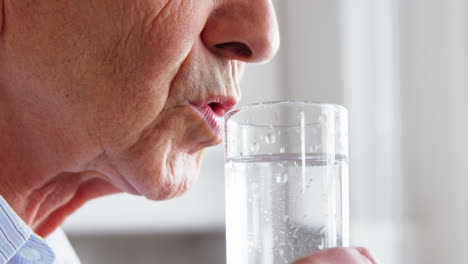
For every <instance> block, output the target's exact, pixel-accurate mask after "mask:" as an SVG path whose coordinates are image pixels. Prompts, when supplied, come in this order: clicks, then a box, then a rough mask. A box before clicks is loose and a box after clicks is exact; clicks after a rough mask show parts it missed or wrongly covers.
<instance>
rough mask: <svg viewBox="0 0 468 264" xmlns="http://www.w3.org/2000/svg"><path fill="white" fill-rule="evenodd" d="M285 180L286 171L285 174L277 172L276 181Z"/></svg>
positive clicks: (286, 178)
mask: <svg viewBox="0 0 468 264" xmlns="http://www.w3.org/2000/svg"><path fill="white" fill-rule="evenodd" d="M287 181H288V175H287V174H286V173H285V174H282V173H279V174H278V175H276V182H277V183H286V182H287Z"/></svg>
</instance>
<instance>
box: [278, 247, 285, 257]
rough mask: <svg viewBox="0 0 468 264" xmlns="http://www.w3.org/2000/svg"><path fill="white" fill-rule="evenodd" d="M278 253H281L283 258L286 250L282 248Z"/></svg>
mask: <svg viewBox="0 0 468 264" xmlns="http://www.w3.org/2000/svg"><path fill="white" fill-rule="evenodd" d="M278 253H279V255H280V256H283V255H284V249H282V248H280V249H279V250H278Z"/></svg>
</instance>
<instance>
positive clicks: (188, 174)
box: [134, 150, 203, 201]
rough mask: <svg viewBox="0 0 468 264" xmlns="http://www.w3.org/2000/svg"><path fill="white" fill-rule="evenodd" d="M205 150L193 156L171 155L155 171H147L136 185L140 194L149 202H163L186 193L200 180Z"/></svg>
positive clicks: (184, 154) (183, 154)
mask: <svg viewBox="0 0 468 264" xmlns="http://www.w3.org/2000/svg"><path fill="white" fill-rule="evenodd" d="M202 155H203V150H200V151H198V152H196V153H193V154H187V153H177V154H174V155H170V156H169V157H168V159H166V160H165V162H164V163H161V164H159V166H156V168H154V169H153V170H150V171H148V170H146V171H145V172H143V175H141V176H140V177H139V178H140V179H142V180H141V181H139V182H138V183H137V184H135V185H134V187H135V189H136V191H137V193H138V194H140V195H142V196H144V197H146V198H147V199H149V200H154V201H163V200H168V199H172V198H175V197H178V196H180V195H182V194H184V193H186V192H187V191H188V190H189V189H190V188H191V187H192V186H193V185H194V184H195V183H196V181H197V180H198V176H199V173H200V161H201V158H202Z"/></svg>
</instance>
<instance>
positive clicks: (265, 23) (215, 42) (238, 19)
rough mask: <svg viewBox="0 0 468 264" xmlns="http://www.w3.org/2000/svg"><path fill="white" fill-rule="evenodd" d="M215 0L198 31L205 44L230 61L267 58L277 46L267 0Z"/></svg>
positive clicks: (271, 8) (272, 14) (271, 12)
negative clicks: (216, 0)
mask: <svg viewBox="0 0 468 264" xmlns="http://www.w3.org/2000/svg"><path fill="white" fill-rule="evenodd" d="M219 2H220V4H219V6H217V7H216V8H215V9H214V11H213V12H212V13H211V14H210V16H209V18H208V20H207V23H206V25H205V27H204V29H203V31H202V34H201V37H202V40H203V42H204V44H205V46H206V47H207V48H208V49H209V50H211V51H212V52H213V53H215V54H217V55H219V56H222V57H225V58H227V59H230V60H239V61H245V62H264V61H267V60H269V59H271V58H272V57H273V56H274V55H275V53H276V51H277V50H278V47H279V33H278V23H277V21H276V15H275V11H274V8H273V4H272V3H271V0H232V1H219Z"/></svg>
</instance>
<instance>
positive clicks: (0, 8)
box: [0, 0, 5, 33]
mask: <svg viewBox="0 0 468 264" xmlns="http://www.w3.org/2000/svg"><path fill="white" fill-rule="evenodd" d="M3 1H4V0H0V33H2V29H3V12H4V11H5V10H3V9H4V8H3Z"/></svg>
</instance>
